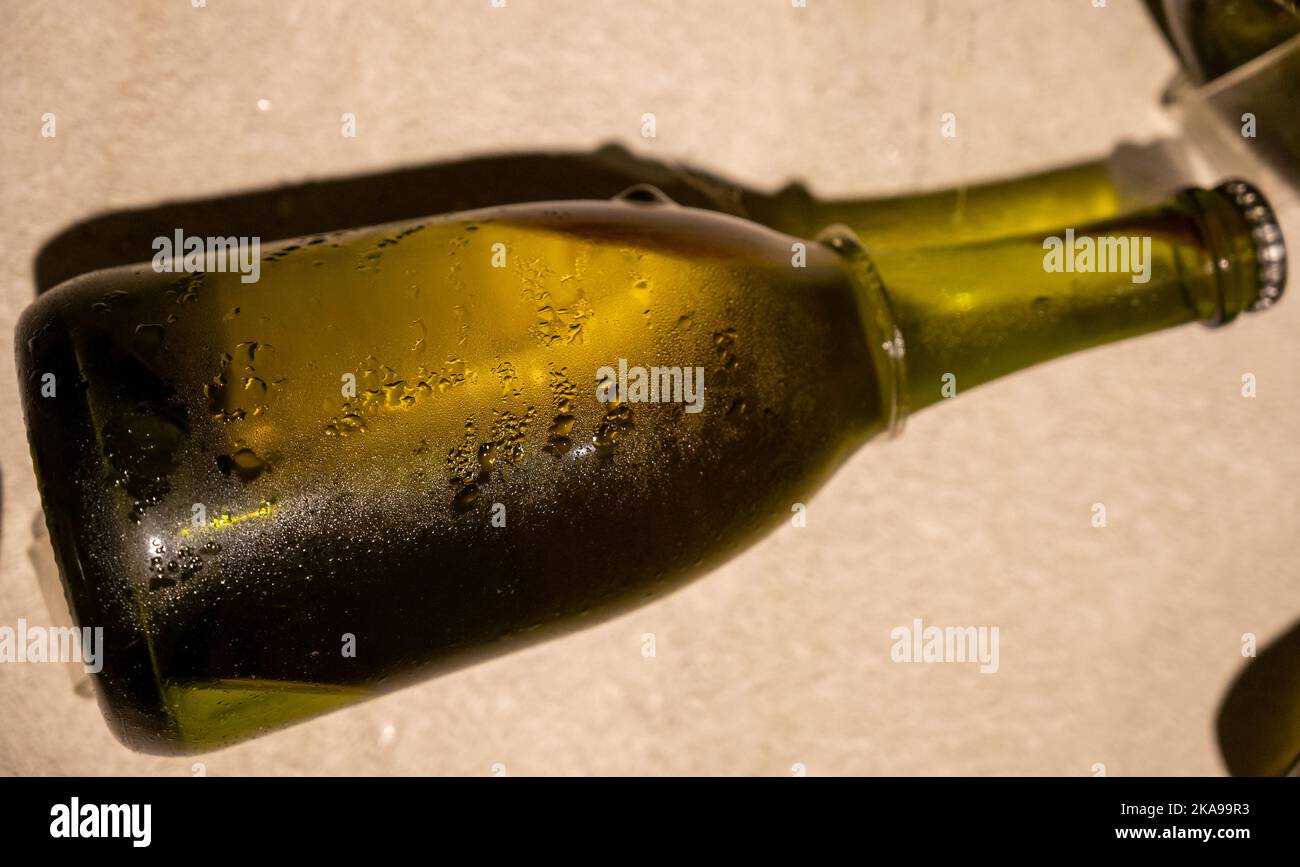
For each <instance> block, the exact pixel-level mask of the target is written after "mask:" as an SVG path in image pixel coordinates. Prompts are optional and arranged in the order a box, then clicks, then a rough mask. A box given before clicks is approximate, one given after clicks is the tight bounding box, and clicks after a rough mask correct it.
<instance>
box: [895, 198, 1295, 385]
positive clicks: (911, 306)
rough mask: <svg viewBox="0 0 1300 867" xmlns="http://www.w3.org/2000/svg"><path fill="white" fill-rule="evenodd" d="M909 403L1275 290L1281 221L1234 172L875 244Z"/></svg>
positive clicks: (1270, 295) (1222, 319) (1235, 308)
mask: <svg viewBox="0 0 1300 867" xmlns="http://www.w3.org/2000/svg"><path fill="white" fill-rule="evenodd" d="M871 262H872V263H873V264H874V269H875V276H876V277H878V282H879V283H880V284H881V285H882V286H883V291H884V296H885V298H886V299H887V302H888V306H889V310H890V313H891V314H892V319H893V326H894V327H895V328H896V330H897V334H898V336H899V337H901V343H902V349H901V352H900V351H899V350H898V348H897V347H891V350H892V351H893V352H894V353H895V355H899V354H901V365H902V367H903V368H904V370H903V374H904V375H903V376H901V377H899V381H900V387H901V389H902V390H903V394H902V395H900V397H901V399H902V401H904V402H905V403H906V406H907V409H908V411H915V410H917V409H921V408H923V407H926V406H929V405H930V404H933V403H937V402H938V401H940V400H942V399H944V398H946V397H952V396H954V395H956V394H959V393H961V392H963V391H964V390H966V389H969V388H971V387H973V386H976V385H980V384H982V383H985V382H988V381H989V380H992V379H996V378H998V377H1000V376H1005V375H1007V374H1009V373H1012V372H1014V371H1017V370H1020V369H1022V368H1025V367H1029V366H1031V365H1034V364H1037V363H1039V362H1042V361H1047V360H1049V359H1052V358H1056V357H1057V356H1061V355H1065V354H1067V353H1071V352H1078V351H1080V350H1083V349H1088V348H1090V347H1093V346H1098V345H1101V344H1104V343H1110V342H1113V341H1116V340H1122V339H1124V338H1127V337H1135V336H1137V335H1141V334H1147V333H1150V332H1153V331H1159V330H1161V329H1164V328H1171V327H1173V326H1175V325H1182V324H1185V323H1188V322H1196V321H1199V322H1202V323H1205V324H1206V325H1212V326H1214V325H1222V324H1225V323H1227V322H1229V321H1231V320H1232V319H1233V318H1235V317H1236V316H1237V314H1238V313H1240V312H1241V311H1242V310H1248V309H1261V308H1262V307H1266V306H1268V305H1269V304H1271V303H1272V302H1273V301H1274V300H1276V298H1277V297H1278V296H1280V294H1281V291H1282V286H1283V283H1284V281H1285V257H1284V252H1283V249H1282V246H1281V235H1280V232H1279V231H1278V229H1277V225H1276V221H1275V220H1274V219H1273V215H1272V212H1271V210H1270V209H1269V208H1268V205H1267V203H1266V202H1265V201H1264V199H1263V197H1262V196H1260V195H1259V194H1258V192H1257V191H1255V190H1254V189H1253V188H1251V187H1249V186H1248V185H1246V184H1243V183H1241V182H1233V183H1230V184H1225V185H1223V186H1222V187H1219V188H1217V189H1215V190H1212V191H1211V190H1187V191H1185V192H1183V193H1180V194H1179V195H1178V196H1177V197H1175V198H1173V199H1171V200H1169V201H1168V202H1166V203H1164V204H1163V205H1160V206H1157V207H1154V208H1151V209H1149V210H1146V211H1140V212H1137V213H1134V214H1130V215H1127V216H1124V217H1120V218H1116V219H1112V220H1107V221H1105V222H1100V223H1093V224H1091V225H1088V226H1083V227H1078V228H1063V229H1060V230H1059V231H1056V232H1051V233H1043V234H1038V233H1035V234H1031V235H1023V236H1020V237H1016V238H1011V239H1003V240H999V241H991V242H985V243H980V244H972V245H967V246H961V247H948V248H938V249H927V250H882V251H879V252H877V253H872V254H871Z"/></svg>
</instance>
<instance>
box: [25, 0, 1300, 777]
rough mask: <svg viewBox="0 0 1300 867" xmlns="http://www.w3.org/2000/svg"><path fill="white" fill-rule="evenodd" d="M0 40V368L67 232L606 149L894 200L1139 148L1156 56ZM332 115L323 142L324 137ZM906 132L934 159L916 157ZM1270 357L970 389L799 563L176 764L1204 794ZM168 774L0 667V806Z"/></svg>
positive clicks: (719, 24)
mask: <svg viewBox="0 0 1300 867" xmlns="http://www.w3.org/2000/svg"><path fill="white" fill-rule="evenodd" d="M3 13H4V19H5V21H4V26H3V27H2V28H0V100H2V102H0V107H2V111H0V154H2V156H0V185H2V186H0V188H2V189H3V193H4V194H3V197H0V227H2V228H0V335H4V338H5V341H6V343H8V342H9V341H10V339H11V337H10V336H11V334H12V327H13V323H14V321H15V319H16V318H17V316H18V315H19V313H20V311H21V310H22V309H23V308H24V307H25V306H26V305H27V304H28V303H29V302H30V301H31V300H32V298H33V295H34V288H33V283H32V257H33V256H34V254H35V253H36V250H37V249H38V247H39V246H40V244H41V243H42V242H43V241H44V240H45V239H47V238H48V237H49V236H51V235H52V234H54V233H55V232H56V231H58V230H60V229H61V228H63V227H65V226H67V225H68V224H70V223H72V222H74V221H76V220H78V219H81V218H84V217H86V216H88V215H90V214H93V213H96V212H100V211H104V210H107V209H113V208H121V207H126V206H132V205H144V204H151V203H155V202H158V201H161V200H165V199H173V198H188V197H193V196H200V195H218V194H222V193H226V192H231V191H236V190H241V189H247V188H252V187H256V186H263V185H268V184H273V183H280V182H289V181H296V180H302V179H306V178H309V177H331V176H336V175H340V174H351V173H356V172H361V171H367V170H380V169H386V168H390V167H394V166H398V165H403V164H415V163H421V162H427V161H430V160H435V159H440V158H446V157H450V156H455V155H461V154H469V153H475V152H492V151H499V150H508V149H519V148H533V147H550V146H554V147H578V148H585V147H594V146H596V145H597V144H600V143H602V142H605V141H608V140H615V139H617V140H622V141H624V142H626V143H627V144H628V145H629V147H632V148H634V149H636V150H637V151H639V152H642V153H646V154H648V155H651V156H661V157H670V156H671V157H681V158H685V159H687V160H689V161H690V162H692V163H694V164H698V165H701V166H704V167H708V168H711V169H714V170H716V171H717V172H719V173H721V174H724V175H727V176H730V177H732V178H735V179H737V180H739V181H742V182H747V183H751V184H756V185H759V186H764V187H767V186H773V185H776V184H777V183H779V182H782V181H784V180H786V179H789V178H792V177H803V178H805V179H807V180H808V181H810V182H811V183H812V185H813V186H814V188H815V189H816V190H817V191H818V192H819V193H822V194H825V195H847V194H855V193H875V192H885V191H907V190H912V189H918V188H920V187H938V186H944V185H948V184H954V183H959V182H963V181H973V180H978V179H981V178H987V177H990V176H996V175H1005V174H1014V173H1019V172H1027V171H1031V170H1035V169H1040V168H1044V167H1047V166H1051V165H1055V164H1059V163H1063V162H1068V161H1072V160H1077V159H1084V158H1089V157H1094V156H1100V155H1102V154H1104V153H1105V152H1107V151H1108V150H1109V149H1110V148H1111V147H1112V146H1114V145H1115V144H1116V143H1117V142H1119V141H1120V140H1122V139H1144V138H1149V137H1152V136H1154V135H1157V134H1160V133H1162V132H1166V131H1168V129H1169V126H1170V124H1169V121H1168V119H1167V118H1166V117H1165V116H1164V115H1163V114H1162V113H1161V110H1160V109H1159V106H1158V98H1159V95H1160V93H1161V92H1162V90H1163V88H1164V86H1165V84H1166V83H1167V81H1168V79H1169V77H1170V76H1171V74H1172V73H1173V69H1174V65H1173V61H1172V59H1171V58H1170V56H1169V55H1168V53H1167V51H1166V50H1165V48H1164V46H1163V44H1162V42H1161V41H1160V40H1159V37H1158V35H1157V33H1156V31H1155V29H1154V27H1153V26H1152V25H1151V24H1150V23H1149V22H1148V21H1147V20H1146V18H1145V16H1144V14H1143V11H1142V9H1141V7H1140V5H1139V4H1138V3H1137V2H1135V0H1110V2H1109V3H1108V4H1107V5H1106V6H1105V7H1104V8H1101V9H1097V8H1093V6H1092V4H1091V3H1089V2H1086V0H929V2H922V0H874V2H872V0H856V2H855V0H808V3H807V8H805V9H795V8H792V7H791V4H790V3H789V2H787V0H710V2H700V0H680V2H670V0H644V2H631V0H508V4H507V6H506V8H503V9H495V8H492V7H491V5H490V3H489V0H455V2H450V0H442V2H440V0H418V2H417V0H409V2H395V0H382V2H380V0H377V2H367V3H356V2H350V0H277V2H275V3H265V2H260V3H259V2H254V0H208V3H207V5H206V7H205V8H199V9H195V8H192V7H191V4H190V3H189V2H186V0H167V2H162V0H158V2H136V3H114V4H99V3H86V2H78V0H45V2H41V3H16V2H5V3H4V4H3ZM259 100H268V101H269V103H270V104H269V107H268V108H267V110H265V111H263V110H259V108H258V101H259ZM345 111H351V112H355V113H356V115H357V118H358V122H359V129H360V132H359V135H358V136H357V138H355V139H344V138H342V137H341V136H340V135H339V127H338V124H339V115H340V113H341V112H345ZM647 111H650V112H654V113H655V114H656V115H657V118H658V138H657V139H656V140H654V141H652V142H651V141H644V140H642V139H641V138H640V136H639V127H640V118H641V115H642V114H643V113H644V112H647ZM945 111H952V112H955V113H956V114H957V115H958V118H959V136H958V138H957V139H955V140H945V139H942V138H940V137H939V135H938V120H937V118H938V115H939V114H940V113H942V112H945ZM45 112H54V113H55V114H56V115H57V118H58V135H57V138H55V139H44V138H42V137H41V136H40V133H39V130H40V123H41V115H42V114H43V113H45ZM1287 220H1288V226H1289V227H1290V228H1291V234H1292V236H1293V237H1297V238H1300V231H1297V230H1296V228H1295V226H1296V222H1297V221H1296V214H1295V211H1294V210H1292V211H1289V212H1288V214H1287ZM1298 334H1300V301H1297V300H1295V299H1291V300H1290V301H1289V303H1284V304H1283V305H1281V307H1280V308H1279V309H1278V310H1277V311H1275V312H1272V313H1270V314H1268V315H1266V316H1261V317H1257V318H1251V319H1249V320H1243V321H1240V322H1238V323H1236V324H1235V325H1234V326H1232V327H1230V328H1227V329H1224V330H1222V331H1219V332H1210V331H1209V330H1206V329H1202V328H1199V327H1188V328H1184V329H1181V330H1177V331H1174V332H1168V333H1164V334H1161V335H1158V336H1153V337H1150V338H1146V339H1141V340H1137V341H1132V342H1129V343H1127V344H1124V345H1120V346H1115V347H1110V348H1106V349H1102V350H1098V351H1094V352H1090V353H1086V354H1083V355H1081V356H1076V357H1072V358H1069V359H1064V360H1061V361H1059V362H1055V363H1052V364H1049V365H1046V366H1044V367H1041V368H1038V369H1036V370H1034V371H1032V372H1028V373H1024V374H1021V375H1017V376H1013V377H1010V378H1008V379H1006V380H1004V381H1002V382H999V383H996V384H993V385H990V386H988V387H986V388H983V389H980V390H978V391H976V392H973V393H971V394H969V395H965V396H963V397H961V398H960V399H959V400H957V401H955V402H953V403H951V404H947V405H944V406H943V407H941V408H939V409H936V410H934V411H933V412H929V413H926V414H924V415H920V416H917V417H915V418H914V419H912V421H911V423H910V424H909V427H908V430H907V432H906V434H905V435H904V436H903V437H902V438H901V439H898V440H896V441H892V442H888V443H876V444H872V445H870V446H868V447H867V448H865V449H863V450H862V451H860V452H859V453H858V454H857V455H856V456H855V457H854V458H853V459H852V460H851V461H849V462H848V463H847V464H846V465H845V466H844V467H843V469H842V470H841V471H840V473H839V474H838V475H837V476H836V477H835V478H834V480H833V481H832V482H831V483H830V484H829V485H828V486H827V487H826V488H825V489H823V490H822V491H821V493H820V494H819V495H818V496H817V498H816V499H815V500H814V501H812V504H811V507H810V511H809V516H808V517H809V520H808V526H807V527H806V528H803V529H796V528H794V527H790V526H786V527H782V528H779V529H777V530H776V531H775V532H774V533H772V534H771V535H770V536H769V537H767V538H766V539H765V540H764V541H762V542H761V543H760V544H758V545H756V546H754V547H753V548H752V549H750V550H749V551H748V552H746V553H745V554H744V555H742V556H740V557H739V558H737V559H735V560H734V561H732V562H731V563H729V564H727V565H726V566H725V567H723V568H721V569H718V570H717V571H715V572H714V573H712V574H710V575H708V576H706V577H705V578H703V579H701V580H700V581H699V582H697V583H695V584H693V585H692V586H690V587H689V588H687V589H685V590H683V591H681V592H679V593H677V594H675V595H674V596H672V597H670V598H668V599H667V600H664V601H662V602H659V603H657V604H654V605H652V606H650V607H647V608H644V609H641V610H639V611H637V612H635V613H632V614H630V615H627V616H624V617H622V618H619V619H617V620H614V621H612V622H608V623H605V624H603V625H600V626H598V627H596V628H592V629H590V630H587V631H585V632H582V633H579V634H576V635H574V636H572V637H569V638H566V639H563V640H559V641H555V642H552V643H549V644H546V645H543V646H540V647H537V648H535V649H531V650H528V651H525V652H522V653H519V654H516V655H513V656H509V657H506V658H502V659H498V660H496V661H493V662H490V663H487V664H484V665H480V666H478V667H475V668H471V669H468V670H465V671H462V672H460V673H457V674H454V675H451V676H448V677H444V678H441V679H437V680H433V681H429V682H426V683H424V684H422V685H420V686H416V687H413V688H409V689H406V690H404V691H401V692H398V693H395V694H392V695H389V696H386V697H384V698H381V699H378V700H375V701H371V702H369V703H366V704H364V705H361V706H358V707H355V708H352V709H348V710H345V711H342V712H339V713H335V714H332V715H329V716H327V717H324V718H322V719H319V720H316V721H312V722H309V723H306V724H303V725H299V726H296V727H294V728H291V729H288V730H286V731H284V732H281V733H278V734H274V735H271V736H267V737H264V738H262V739H260V740H257V741H254V742H250V743H247V744H243V745H240V746H237V747H234V748H230V749H227V750H224V751H221V752H218V753H213V754H210V755H206V756H202V757H200V758H199V759H197V761H201V762H203V763H204V765H205V766H206V772H207V773H208V774H209V775H234V774H321V773H325V774H333V773H342V774H351V773H372V774H490V773H493V768H494V766H497V765H502V766H504V767H505V769H506V770H507V771H508V772H509V773H510V774H512V775H529V774H613V773H631V774H675V773H677V774H699V773H709V774H773V775H789V774H791V773H792V772H793V770H792V769H793V768H794V767H795V766H796V765H802V766H804V767H805V768H806V770H807V773H808V774H810V775H812V774H815V775H830V774H1065V775H1087V774H1091V773H1092V772H1093V766H1094V764H1095V763H1104V764H1105V765H1106V768H1107V772H1108V773H1109V774H1112V775H1117V774H1219V773H1222V772H1223V765H1222V762H1221V758H1220V756H1219V752H1218V749H1217V746H1216V743H1215V740H1214V736H1213V720H1214V715H1215V713H1216V711H1217V708H1218V705H1219V702H1220V701H1221V700H1222V697H1223V695H1224V692H1225V690H1226V689H1227V687H1228V685H1229V684H1230V682H1231V680H1232V678H1233V677H1234V676H1235V674H1236V673H1237V672H1238V671H1239V670H1240V669H1241V667H1242V664H1243V659H1242V658H1241V654H1240V650H1239V648H1240V640H1241V635H1242V634H1243V633H1245V632H1253V633H1256V634H1257V635H1258V636H1259V637H1260V640H1261V642H1266V641H1267V640H1268V639H1269V638H1271V637H1274V636H1276V635H1278V634H1280V633H1282V632H1283V631H1285V630H1286V629H1287V628H1289V627H1290V626H1291V625H1292V624H1293V623H1294V622H1295V620H1296V618H1297V617H1300V581H1297V566H1296V558H1295V550H1296V547H1295V546H1296V527H1297V520H1298V519H1297V515H1298V514H1300V451H1298V450H1297V449H1296V448H1295V444H1296V431H1297V430H1300V352H1298V351H1297V335H1298ZM0 367H2V368H3V369H2V370H0V407H6V408H7V411H5V412H0V470H2V472H3V508H4V522H3V536H2V537H0V558H2V573H0V623H3V624H13V623H14V622H15V621H16V619H17V618H19V617H26V618H27V619H28V620H30V621H32V622H51V619H52V618H53V619H55V620H57V618H58V617H59V616H61V615H57V614H55V613H51V612H49V611H48V610H47V606H46V603H45V601H44V600H43V598H42V595H41V592H40V589H39V587H38V584H37V580H36V577H35V574H34V569H33V565H32V560H31V557H30V556H29V547H30V546H31V544H32V525H33V520H34V517H35V516H36V514H37V512H38V510H39V505H38V500H37V495H36V490H35V485H34V480H33V474H32V469H31V465H30V460H29V458H28V454H27V449H26V444H25V440H24V436H25V434H24V430H23V424H22V419H21V415H20V412H19V409H18V397H17V384H16V378H15V375H14V372H13V362H12V354H11V352H9V351H7V350H6V351H4V352H3V353H0ZM1245 372H1251V373H1254V374H1255V376H1256V377H1257V380H1258V383H1259V386H1258V388H1259V391H1258V397H1257V398H1255V399H1253V400H1246V399H1243V398H1242V397H1241V396H1240V385H1241V377H1242V374H1243V373H1245ZM1096 502H1102V503H1105V504H1106V505H1107V507H1108V509H1109V526H1107V527H1106V528H1105V529H1101V530H1099V529H1096V528H1094V527H1092V526H1091V523H1090V517H1091V507H1092V504H1093V503H1096ZM917 617H919V618H923V619H924V620H925V621H926V622H927V623H937V624H984V625H996V626H998V627H999V628H1000V630H1001V636H1002V639H1001V667H1000V671H999V672H998V673H997V674H996V675H980V674H978V673H977V672H976V671H975V670H974V669H973V668H971V667H969V666H960V665H946V666H945V665H937V666H917V665H897V664H893V663H891V662H890V659H889V648H890V644H891V641H890V638H889V632H890V630H891V628H892V627H894V626H896V625H900V624H907V623H910V622H911V621H912V620H913V619H914V618H917ZM644 633H654V634H655V635H656V637H657V656H656V657H654V658H651V659H647V658H643V657H642V654H641V637H642V635H643V634H644ZM194 761H195V760H194V759H188V758H158V757H151V756H143V755H137V754H133V753H131V752H129V751H127V750H126V749H124V748H123V747H121V746H119V745H118V743H117V742H116V741H115V740H113V738H112V737H111V735H110V734H109V731H108V729H107V728H106V726H105V725H104V724H103V722H102V720H101V718H100V715H99V712H98V710H97V709H96V707H95V706H94V703H93V702H92V701H91V700H89V699H88V698H85V697H83V696H81V695H78V694H77V693H76V692H74V690H73V689H72V687H71V682H70V679H69V677H68V675H67V673H66V672H65V671H64V670H62V669H59V668H57V667H55V666H42V665H18V664H6V665H0V773H10V774H14V773H16V774H65V773H86V774H128V773H129V774H135V773H140V774H167V775H188V774H191V773H192V764H193V762H194Z"/></svg>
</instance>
